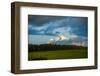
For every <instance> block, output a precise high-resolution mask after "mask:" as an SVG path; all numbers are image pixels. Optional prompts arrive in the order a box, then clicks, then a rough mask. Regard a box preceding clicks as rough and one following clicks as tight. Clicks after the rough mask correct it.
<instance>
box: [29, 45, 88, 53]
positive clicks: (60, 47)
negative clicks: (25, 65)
mask: <svg viewBox="0 0 100 76" xmlns="http://www.w3.org/2000/svg"><path fill="white" fill-rule="evenodd" d="M76 49H87V47H83V46H76V45H55V44H41V45H31V44H28V50H29V52H32V51H54V50H55V51H56V50H76Z"/></svg>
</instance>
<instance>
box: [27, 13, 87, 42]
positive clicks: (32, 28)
mask: <svg viewBox="0 0 100 76" xmlns="http://www.w3.org/2000/svg"><path fill="white" fill-rule="evenodd" d="M87 32H88V18H87V17H71V16H43V15H29V16H28V33H29V35H52V36H60V35H63V36H65V37H66V39H68V37H70V38H69V40H66V39H65V40H66V41H67V42H69V43H71V44H72V42H71V41H74V42H73V44H75V43H76V44H78V42H77V41H76V42H75V39H74V40H71V38H72V36H77V39H78V38H80V39H81V40H84V39H82V38H86V39H87V36H88V34H87ZM44 41H45V40H44ZM83 42H86V40H84V41H83ZM57 43H61V41H60V42H57ZM62 43H64V42H63V41H62Z"/></svg>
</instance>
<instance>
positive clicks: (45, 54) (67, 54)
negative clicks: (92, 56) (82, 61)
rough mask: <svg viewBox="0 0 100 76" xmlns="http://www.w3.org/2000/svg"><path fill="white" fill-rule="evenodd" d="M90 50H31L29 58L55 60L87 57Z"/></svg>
mask: <svg viewBox="0 0 100 76" xmlns="http://www.w3.org/2000/svg"><path fill="white" fill-rule="evenodd" d="M87 57H88V52H87V50H86V49H79V50H76V49H75V50H74V49H73V50H54V51H37V52H34V51H33V52H29V53H28V60H29V61H31V60H53V59H76V58H87Z"/></svg>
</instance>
